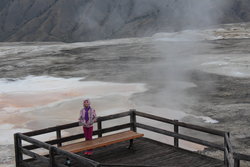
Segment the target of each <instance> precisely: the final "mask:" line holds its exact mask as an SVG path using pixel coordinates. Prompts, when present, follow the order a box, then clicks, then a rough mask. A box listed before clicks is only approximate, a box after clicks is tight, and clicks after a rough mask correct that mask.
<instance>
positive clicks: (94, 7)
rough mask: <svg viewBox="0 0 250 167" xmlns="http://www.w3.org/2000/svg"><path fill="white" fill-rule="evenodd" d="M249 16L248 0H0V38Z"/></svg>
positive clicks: (78, 37) (162, 27)
mask: <svg viewBox="0 0 250 167" xmlns="http://www.w3.org/2000/svg"><path fill="white" fill-rule="evenodd" d="M249 20H250V1H249V0H203V1H201V2H200V1H197V0H186V1H183V0H157V1H155V0H1V1H0V41H64V42H75V41H92V40H97V39H108V38H121V37H135V36H148V35H152V34H154V33H156V32H160V31H179V30H182V29H187V28H193V27H202V26H207V25H214V24H220V23H231V22H242V21H249Z"/></svg>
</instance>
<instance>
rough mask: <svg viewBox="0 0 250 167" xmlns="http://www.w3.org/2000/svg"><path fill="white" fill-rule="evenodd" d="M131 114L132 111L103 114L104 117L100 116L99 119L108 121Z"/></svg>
mask: <svg viewBox="0 0 250 167" xmlns="http://www.w3.org/2000/svg"><path fill="white" fill-rule="evenodd" d="M130 114H131V111H126V112H122V113H118V114H113V115H107V116H103V117H98V120H100V121H107V120H112V119H117V118H122V117H126V116H129V115H130Z"/></svg>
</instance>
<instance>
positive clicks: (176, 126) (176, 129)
mask: <svg viewBox="0 0 250 167" xmlns="http://www.w3.org/2000/svg"><path fill="white" fill-rule="evenodd" d="M174 122H175V124H174V132H175V133H177V134H178V133H179V126H178V125H177V123H178V120H174ZM174 146H175V147H179V139H178V138H177V137H174Z"/></svg>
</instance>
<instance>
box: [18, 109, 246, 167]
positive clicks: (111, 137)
mask: <svg viewBox="0 0 250 167" xmlns="http://www.w3.org/2000/svg"><path fill="white" fill-rule="evenodd" d="M125 117H127V119H128V120H129V121H128V123H120V124H118V125H112V126H110V127H105V128H103V123H104V122H105V121H110V120H114V119H121V118H122V119H125ZM142 118H143V119H142ZM149 120H150V121H152V120H153V121H156V122H161V123H163V124H166V125H170V126H172V131H171V130H168V128H164V126H163V127H162V126H161V128H159V127H155V126H153V125H151V124H150V125H148V121H149ZM71 128H79V124H78V122H74V123H71V124H66V125H61V126H55V127H50V128H46V129H41V130H37V131H32V132H27V133H16V134H15V135H14V138H15V155H16V166H17V167H31V166H32V167H38V166H39V167H48V166H49V167H68V166H71V167H78V166H84V167H133V166H134V167H149V166H151V167H154V166H155V167H156V166H168V167H170V166H171V167H187V166H192V167H193V166H194V167H195V166H197V167H198V166H199V167H201V166H202V167H219V166H228V167H233V166H234V167H239V166H240V165H241V164H240V162H241V161H250V156H249V155H243V154H239V153H236V152H234V151H233V148H232V144H231V142H230V134H229V132H225V131H220V130H215V129H209V128H205V127H201V126H197V125H192V124H187V123H184V122H179V121H177V120H170V119H167V118H163V117H159V116H154V115H151V114H146V113H142V112H139V111H136V110H130V111H128V112H123V113H119V114H113V115H109V116H103V117H99V118H98V121H97V130H95V131H94V136H95V137H96V138H95V139H94V140H93V141H92V143H86V142H85V141H83V137H84V134H82V133H80V134H75V135H71V136H67V137H63V136H62V133H61V132H62V130H66V129H71ZM181 128H185V129H186V131H189V130H190V131H197V132H202V133H205V134H207V135H212V136H217V137H219V138H221V140H222V141H223V142H222V143H214V142H210V141H207V140H204V139H200V138H199V137H200V136H199V135H198V136H192V135H187V133H185V134H184V133H181V132H182V131H181V130H180V129H181ZM141 131H144V132H146V131H147V133H152V134H161V135H162V137H163V138H164V137H171V138H173V145H171V144H166V143H164V142H160V141H158V140H157V139H156V137H154V136H155V135H153V137H152V136H151V139H150V138H148V137H147V136H146V135H145V136H144V137H142V136H143V134H142V133H141ZM51 132H54V133H55V136H56V139H53V140H50V141H46V142H42V141H39V140H37V139H34V138H33V137H34V136H37V135H45V134H47V133H51ZM79 140H82V141H80V143H78V142H79ZM24 141H25V143H28V144H26V145H24ZM180 141H188V142H192V143H195V144H199V145H203V146H205V147H208V148H212V149H215V150H219V151H221V152H222V154H223V155H224V158H222V159H216V158H212V157H208V156H205V155H202V154H199V153H198V152H196V151H189V150H186V149H184V148H183V147H182V146H181V144H180ZM69 142H70V144H69ZM128 146H129V148H128ZM89 148H95V149H94V154H93V155H91V156H88V155H84V154H83V152H82V151H83V150H86V149H89ZM37 149H38V150H39V149H43V150H44V151H43V152H42V153H39V152H38V151H37ZM24 155H25V157H24Z"/></svg>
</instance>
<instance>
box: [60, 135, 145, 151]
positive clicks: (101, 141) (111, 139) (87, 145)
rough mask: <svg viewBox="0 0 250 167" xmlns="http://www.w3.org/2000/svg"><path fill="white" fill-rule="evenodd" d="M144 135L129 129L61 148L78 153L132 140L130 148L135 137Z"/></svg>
mask: <svg viewBox="0 0 250 167" xmlns="http://www.w3.org/2000/svg"><path fill="white" fill-rule="evenodd" d="M142 136H144V134H140V133H137V132H134V131H130V130H129V131H124V132H120V133H116V134H112V135H107V136H103V137H100V138H96V139H93V140H87V141H81V142H78V143H73V144H69V145H65V146H62V147H59V148H60V149H63V150H65V151H69V152H73V153H78V152H81V151H85V150H90V149H95V148H98V147H104V146H108V145H111V144H115V143H119V142H123V141H127V140H130V145H129V148H131V147H132V145H133V139H136V138H139V137H142Z"/></svg>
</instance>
